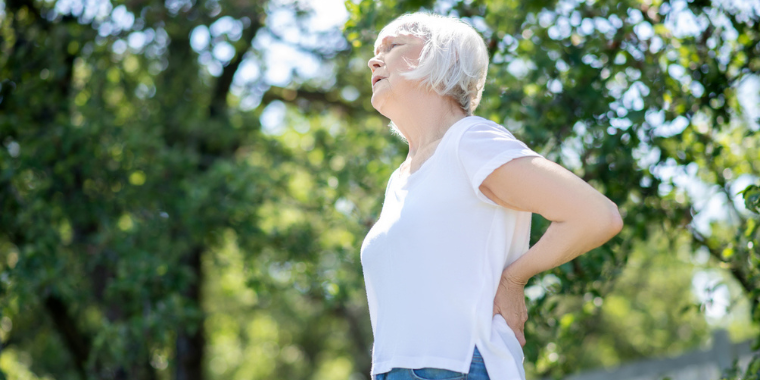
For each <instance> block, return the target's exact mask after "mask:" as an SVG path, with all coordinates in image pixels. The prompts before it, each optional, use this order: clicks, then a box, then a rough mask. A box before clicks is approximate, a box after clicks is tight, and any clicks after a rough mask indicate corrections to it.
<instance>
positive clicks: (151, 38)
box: [0, 0, 760, 380]
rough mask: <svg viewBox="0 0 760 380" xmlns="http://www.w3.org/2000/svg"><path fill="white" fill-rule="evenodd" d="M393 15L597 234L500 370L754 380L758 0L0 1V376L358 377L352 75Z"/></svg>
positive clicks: (356, 92)
mask: <svg viewBox="0 0 760 380" xmlns="http://www.w3.org/2000/svg"><path fill="white" fill-rule="evenodd" d="M420 10H427V11H430V12H434V13H437V14H441V15H451V16H456V17H459V18H462V19H463V20H464V21H465V22H467V23H468V24H470V25H472V26H473V27H474V28H475V29H476V30H477V31H478V32H479V33H480V34H481V35H482V37H483V39H484V41H485V44H486V46H487V48H488V56H489V62H490V64H489V67H488V80H487V82H486V83H485V89H484V92H483V96H482V101H481V103H480V106H479V108H478V109H477V110H476V112H475V114H476V115H478V116H481V117H484V118H486V119H489V120H492V121H495V122H496V123H499V124H501V125H503V126H504V127H505V128H506V129H508V130H509V131H510V132H511V133H513V134H514V135H515V136H516V137H517V138H519V139H520V140H521V141H524V142H525V143H526V144H527V145H528V146H530V147H532V148H533V149H534V150H536V152H539V153H540V154H542V155H543V156H544V157H546V158H547V159H549V160H551V161H554V162H556V163H558V164H560V165H562V166H563V167H565V168H567V169H568V170H571V171H572V172H573V173H575V174H576V175H577V176H578V177H580V178H581V179H583V180H584V181H586V182H587V183H589V184H590V185H592V186H593V187H594V188H595V189H596V190H598V191H599V192H600V193H602V194H603V195H605V196H606V197H608V198H609V199H610V200H612V201H613V202H614V203H615V204H617V205H618V207H619V210H620V214H621V216H622V219H623V222H624V227H623V230H622V231H621V232H620V233H619V234H618V235H617V236H615V237H614V238H613V239H612V240H610V241H609V242H607V243H606V244H604V245H602V246H601V247H599V248H596V249H593V250H591V251H590V252H588V253H586V254H584V255H582V256H580V257H578V258H577V259H575V260H572V261H571V262H569V263H566V264H563V265H561V266H560V267H558V268H556V269H553V270H551V271H548V272H544V273H541V274H540V275H537V276H534V277H533V278H532V279H531V280H530V281H529V282H528V284H527V285H526V287H525V296H526V303H527V308H528V316H529V317H528V321H527V322H526V324H525V336H526V341H527V343H526V345H525V346H524V348H523V350H524V354H525V360H524V367H525V371H526V375H527V378H528V379H564V378H573V376H575V378H577V379H586V378H588V379H591V378H594V379H606V378H614V379H616V380H626V379H634V378H635V379H658V380H659V379H662V378H663V377H666V376H670V377H671V378H672V379H674V380H676V379H697V377H696V375H694V377H689V376H691V375H683V373H684V372H683V371H681V370H682V369H683V370H688V369H684V368H685V367H684V368H680V367H677V366H676V367H673V366H670V367H668V369H667V371H670V372H667V371H665V370H663V369H662V368H665V367H663V366H662V363H664V361H668V360H675V361H674V363H675V362H678V361H677V360H676V359H673V358H679V357H686V356H688V355H692V357H697V356H694V355H698V354H699V355H701V354H700V352H717V354H715V355H707V354H705V355H703V356H698V358H697V359H694V360H691V362H689V363H690V364H689V365H691V366H692V367H693V366H694V365H708V364H709V365H710V366H711V367H709V369H706V368H707V367H704V368H703V367H699V368H702V369H699V368H697V369H696V370H694V369H693V368H692V372H694V371H697V372H699V373H700V374H701V375H700V376H705V377H700V379H702V378H704V379H708V378H709V379H712V380H719V379H732V380H739V379H759V378H760V359H758V360H753V359H752V358H753V355H754V354H753V353H754V352H760V351H759V349H760V250H759V249H758V247H760V229H758V224H760V187H759V186H760V125H759V124H758V123H760V76H758V72H759V71H760V2H758V1H757V0H749V1H744V0H712V1H710V0H693V1H691V2H688V1H684V0H674V1H661V0H620V1H617V0H586V1H582V0H581V1H578V0H558V1H551V0H537V1H520V0H462V1H459V0H439V1H432V0H387V1H386V0H382V1H381V0H377V1H372V0H348V1H345V2H343V1H340V0H269V1H266V0H247V1H241V0H197V1H196V0H161V1H158V0H86V1H85V0H0V143H2V146H0V379H18V380H22V379H23V380H27V379H28V380H36V379H46V380H47V379H50V380H52V379H55V380H69V379H71V380H74V379H161V380H170V379H171V380H212V379H283V380H298V379H303V380H343V379H345V380H370V367H371V355H370V350H371V348H372V344H373V334H372V329H371V326H370V316H369V312H368V305H367V294H366V291H365V283H364V279H363V277H362V265H361V262H360V259H359V250H360V247H361V244H362V240H363V239H364V237H365V235H366V234H367V232H368V230H369V229H370V227H372V226H373V224H374V223H375V221H376V220H377V219H378V217H379V213H380V210H381V207H382V204H383V194H384V191H385V189H386V184H387V183H388V178H389V176H390V175H391V173H392V172H393V171H394V169H395V168H397V167H398V166H399V165H400V164H401V163H402V161H403V160H404V158H405V157H406V154H407V145H406V143H405V141H404V140H403V139H401V138H399V137H398V136H396V135H394V134H392V133H391V131H390V128H389V126H388V124H389V120H388V119H387V118H385V117H383V116H382V115H381V114H379V113H378V112H377V111H376V110H375V109H374V108H373V106H372V104H371V103H370V98H371V97H372V86H371V83H370V77H371V72H370V69H369V68H368V66H367V62H368V60H369V59H370V58H372V57H373V55H374V51H373V45H374V42H375V39H376V38H377V36H378V32H379V31H380V29H381V28H382V27H383V26H385V25H386V24H388V23H389V22H390V21H392V20H393V19H394V18H396V17H398V16H400V15H401V14H403V13H406V12H416V11H420ZM548 226H549V221H547V220H546V219H544V218H542V217H541V216H540V215H537V214H533V216H532V222H531V235H530V244H531V245H533V244H534V243H535V242H536V241H537V240H538V239H539V238H540V237H541V235H542V234H543V232H544V231H545V230H546V229H547V227H548ZM721 337H722V338H721ZM739 346H741V347H744V349H743V351H741V352H739V351H736V350H734V349H733V348H731V347H739ZM719 347H724V349H721V348H719ZM711 349H713V350H714V351H709V350H711ZM690 353H691V354H690ZM695 353H696V354H695ZM734 353H736V354H737V355H739V354H741V355H739V357H737V356H736V355H734ZM684 355H686V356H684ZM718 356H720V358H717V357H718ZM713 358H717V359H715V360H716V362H715V363H714V364H713V363H712V362H709V363H708V362H707V361H709V360H712V359H713ZM737 358H738V359H741V360H739V361H738V362H735V360H734V359H737ZM686 361H688V360H686V359H683V360H681V362H684V363H685V362H686ZM695 361H696V362H697V363H696V364H695V363H692V362H695ZM631 363H645V365H643V367H646V368H644V369H643V370H642V371H644V372H636V373H638V375H635V376H634V375H631V376H629V377H625V376H623V375H621V374H620V373H622V372H618V375H614V376H613V375H610V373H613V372H609V371H615V370H616V369H618V370H619V369H620V368H626V367H625V366H626V365H630V364H631ZM646 363H654V364H651V365H646ZM658 363H659V364H658ZM679 363H680V362H679ZM647 368H648V369H647ZM695 368H696V367H695ZM600 371H601V372H600ZM604 371H608V372H604ZM646 371H649V372H646ZM663 371H665V372H663ZM678 371H681V375H679V374H678V373H679V372H678ZM634 372H635V371H634ZM634 372H630V373H634ZM605 373H607V374H606V375H605ZM694 373H696V372H694ZM584 374H588V376H587V377H582V376H586V375H584ZM589 376H591V377H589ZM593 376H597V377H593ZM636 376H638V377H636ZM679 376H680V377H679ZM684 376H686V377H684ZM494 380H497V379H494Z"/></svg>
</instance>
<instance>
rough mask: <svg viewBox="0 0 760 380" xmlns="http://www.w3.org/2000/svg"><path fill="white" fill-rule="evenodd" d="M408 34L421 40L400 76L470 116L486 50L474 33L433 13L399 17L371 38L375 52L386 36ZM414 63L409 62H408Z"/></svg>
mask: <svg viewBox="0 0 760 380" xmlns="http://www.w3.org/2000/svg"><path fill="white" fill-rule="evenodd" d="M399 34H409V35H413V36H415V37H419V38H421V39H422V40H424V41H425V44H424V46H423V48H422V52H421V53H420V59H419V62H418V63H417V64H416V67H414V66H413V67H414V68H413V69H412V70H411V71H408V72H405V73H403V74H402V75H403V76H404V77H406V78H407V79H410V80H422V85H423V86H426V87H427V88H428V89H431V90H434V91H435V92H436V93H438V94H439V95H442V96H451V97H452V98H454V99H455V100H456V101H457V102H458V103H459V106H460V107H461V108H462V110H464V112H465V114H467V116H471V115H472V113H473V112H474V111H475V109H476V108H477V107H478V104H480V98H481V96H482V94H483V87H484V85H485V82H486V74H487V72H488V49H486V44H485V42H484V41H483V38H482V37H481V36H480V34H478V32H477V31H476V30H475V29H474V28H473V27H472V26H470V25H468V24H467V23H465V22H464V21H462V20H460V19H458V18H455V17H446V16H441V15H438V14H434V13H427V12H417V13H408V14H404V15H402V16H399V17H398V18H396V19H395V20H393V21H391V23H390V24H388V25H386V26H385V27H384V28H383V29H382V30H381V31H380V34H379V35H378V37H377V40H376V41H375V51H377V48H378V46H379V45H380V43H381V42H382V40H383V38H385V37H386V36H389V35H390V36H393V35H399ZM410 63H412V64H414V63H413V62H410Z"/></svg>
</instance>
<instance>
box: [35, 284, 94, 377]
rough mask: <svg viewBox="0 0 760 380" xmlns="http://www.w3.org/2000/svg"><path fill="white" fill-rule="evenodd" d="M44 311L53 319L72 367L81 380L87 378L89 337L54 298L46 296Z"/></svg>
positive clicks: (56, 298) (62, 304)
mask: <svg viewBox="0 0 760 380" xmlns="http://www.w3.org/2000/svg"><path fill="white" fill-rule="evenodd" d="M44 304H45V309H46V310H47V311H48V313H49V314H50V317H51V318H52V319H53V323H54V325H55V328H56V330H57V331H58V333H59V334H61V337H62V338H63V341H64V344H66V346H67V347H68V349H69V352H71V356H72V359H73V360H74V365H75V366H76V368H77V371H79V374H80V375H81V376H82V379H86V378H87V373H86V371H85V366H86V364H87V358H88V357H89V355H90V348H91V342H90V339H89V337H87V336H85V335H84V334H83V333H82V332H81V331H80V330H79V328H78V327H77V325H76V323H75V322H74V319H73V318H71V315H69V310H68V308H67V307H66V304H64V303H63V301H62V300H61V299H60V298H58V297H56V296H54V295H48V296H47V297H45V300H44Z"/></svg>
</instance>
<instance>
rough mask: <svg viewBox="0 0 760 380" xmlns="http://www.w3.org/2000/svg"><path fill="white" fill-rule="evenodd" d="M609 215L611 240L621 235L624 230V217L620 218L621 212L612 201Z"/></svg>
mask: <svg viewBox="0 0 760 380" xmlns="http://www.w3.org/2000/svg"><path fill="white" fill-rule="evenodd" d="M608 215H609V216H608V218H609V221H608V223H607V225H608V226H609V230H610V231H609V232H610V239H611V238H612V237H613V236H615V235H617V234H618V233H620V231H621V230H622V229H623V217H621V216H620V210H618V206H617V205H616V204H615V203H614V202H612V201H609V211H608Z"/></svg>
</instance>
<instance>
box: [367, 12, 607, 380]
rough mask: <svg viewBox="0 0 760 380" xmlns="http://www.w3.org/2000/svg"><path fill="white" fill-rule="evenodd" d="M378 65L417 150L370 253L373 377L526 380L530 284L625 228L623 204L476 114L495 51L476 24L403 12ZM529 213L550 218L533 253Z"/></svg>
mask: <svg viewBox="0 0 760 380" xmlns="http://www.w3.org/2000/svg"><path fill="white" fill-rule="evenodd" d="M369 68H370V69H371V70H372V105H373V106H374V108H375V109H377V110H378V112H380V113H381V114H383V115H385V116H386V117H388V118H389V119H390V120H391V126H392V128H394V130H396V132H398V133H399V134H400V135H401V136H403V138H404V139H405V140H406V141H407V142H408V144H409V154H408V155H407V158H406V161H404V162H403V163H402V164H401V166H399V168H398V169H396V170H395V171H394V172H393V174H392V175H391V177H390V179H389V181H388V187H387V189H386V191H385V202H384V203H383V208H382V211H381V214H380V218H379V219H378V220H377V222H376V224H375V225H374V226H373V227H372V229H371V230H370V231H369V233H368V234H367V236H366V238H365V240H364V243H363V244H362V248H361V262H362V268H363V271H364V279H365V284H366V289H367V299H368V302H369V311H370V320H371V323H372V332H373V334H374V345H373V348H372V370H371V375H372V377H373V379H376V380H402V379H449V380H451V379H469V380H483V379H492V380H508V379H524V378H525V371H524V369H523V364H522V362H523V352H522V346H524V345H525V337H524V334H523V326H524V323H525V321H526V319H527V309H526V306H525V296H524V286H525V284H526V283H527V282H528V279H530V278H531V277H532V276H534V275H536V274H538V273H541V272H543V271H545V270H548V269H551V268H554V267H556V266H559V265H561V264H563V263H565V262H567V261H570V260H572V259H573V258H575V257H577V256H578V255H580V254H582V253H584V252H587V251H589V250H591V249H593V248H595V247H598V246H600V245H601V244H603V243H604V242H606V241H607V240H609V239H610V238H612V237H613V236H614V235H615V234H617V233H618V232H619V231H620V229H621V228H622V221H621V218H620V214H619V213H618V209H617V206H616V205H615V204H614V203H612V202H611V201H610V200H609V199H607V198H606V197H604V196H603V195H602V194H600V193H599V192H597V191H596V190H595V189H594V188H592V187H591V186H589V185H588V184H587V183H585V182H584V181H583V180H581V179H580V178H578V177H577V176H575V175H573V174H572V173H571V172H569V171H568V170H566V169H564V168H563V167H561V166H559V165H557V164H555V163H554V162H551V161H548V160H546V159H545V158H544V157H542V156H541V155H539V154H538V153H536V152H534V151H533V150H531V149H530V148H529V147H528V146H526V145H525V144H524V143H523V142H521V141H519V140H517V139H516V138H515V137H514V136H513V135H512V133H510V132H509V131H507V130H506V129H504V128H503V127H502V126H500V125H499V124H497V123H494V122H492V121H490V120H487V119H484V118H481V117H478V116H474V115H473V112H474V111H475V109H476V108H477V106H478V103H479V102H480V97H481V93H482V91H483V84H484V83H485V80H486V71H487V68H488V55H487V52H486V46H485V44H484V42H483V39H482V38H481V37H480V36H479V35H478V33H477V32H476V31H475V30H474V29H473V28H472V27H470V26H469V25H467V24H465V23H463V22H461V21H460V20H457V19H455V18H447V17H442V16H437V15H432V14H426V13H415V14H407V15H404V16H401V17H399V18H398V19H396V20H394V21H393V22H391V23H390V24H389V25H387V26H386V27H385V28H383V30H382V31H381V32H380V35H379V36H378V38H377V41H376V43H375V56H374V57H372V59H370V60H369ZM531 213H538V214H540V215H542V216H543V217H544V218H546V219H548V220H550V221H552V223H551V225H550V226H549V228H548V229H547V231H546V233H545V234H544V235H543V236H542V237H541V239H540V240H539V241H538V242H537V243H536V244H535V245H534V246H533V247H529V235H530V221H531Z"/></svg>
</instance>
